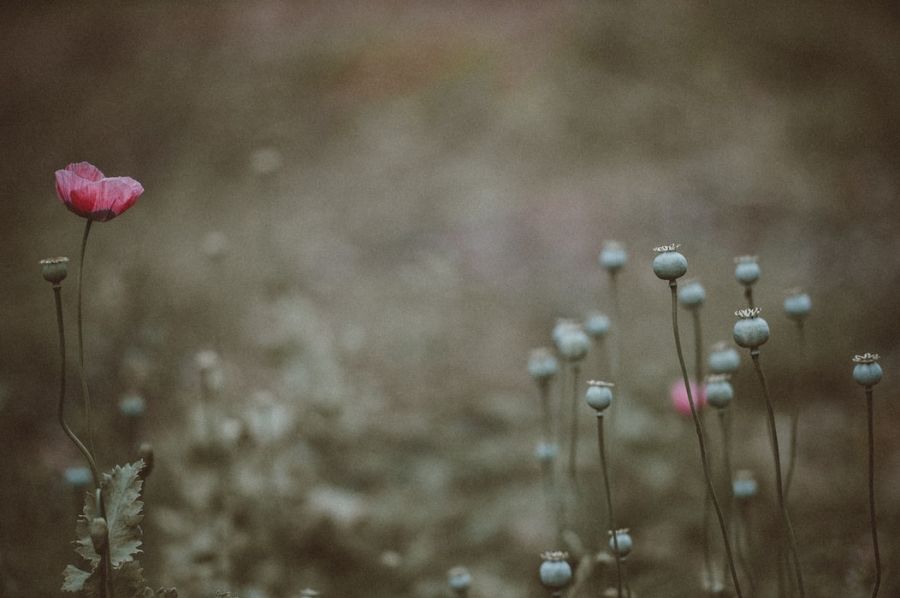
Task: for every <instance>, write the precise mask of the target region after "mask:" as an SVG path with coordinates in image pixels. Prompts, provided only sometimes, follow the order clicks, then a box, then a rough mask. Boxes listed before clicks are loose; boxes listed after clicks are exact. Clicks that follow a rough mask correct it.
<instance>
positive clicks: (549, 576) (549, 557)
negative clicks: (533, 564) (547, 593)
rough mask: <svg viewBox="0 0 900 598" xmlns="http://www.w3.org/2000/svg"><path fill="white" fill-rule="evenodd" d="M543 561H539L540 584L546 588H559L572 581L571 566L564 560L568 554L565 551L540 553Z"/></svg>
mask: <svg viewBox="0 0 900 598" xmlns="http://www.w3.org/2000/svg"><path fill="white" fill-rule="evenodd" d="M541 558H542V559H544V561H543V562H542V563H541V568H540V577H541V584H543V586H544V587H545V588H547V589H551V590H561V589H562V588H565V587H566V586H567V585H569V583H570V582H571V581H572V566H571V565H569V562H568V561H567V560H566V559H568V558H569V555H568V554H567V553H565V552H545V553H544V554H542V555H541Z"/></svg>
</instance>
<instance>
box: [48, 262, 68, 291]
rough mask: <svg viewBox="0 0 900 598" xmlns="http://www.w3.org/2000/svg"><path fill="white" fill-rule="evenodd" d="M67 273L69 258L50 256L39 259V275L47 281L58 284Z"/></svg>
mask: <svg viewBox="0 0 900 598" xmlns="http://www.w3.org/2000/svg"><path fill="white" fill-rule="evenodd" d="M68 274H69V258H67V257H50V258H47V259H45V260H41V275H42V276H43V277H44V280H46V281H47V282H49V283H52V284H54V285H58V284H59V283H61V282H62V281H63V280H65V279H66V276H67V275H68Z"/></svg>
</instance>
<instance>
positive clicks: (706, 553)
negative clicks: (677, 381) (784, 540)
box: [691, 306, 716, 588]
mask: <svg viewBox="0 0 900 598" xmlns="http://www.w3.org/2000/svg"><path fill="white" fill-rule="evenodd" d="M691 319H692V320H693V324H694V380H695V381H696V384H697V388H698V389H699V388H701V384H702V380H703V329H702V327H701V325H700V308H699V306H698V307H694V308H693V309H691ZM700 427H701V428H704V432H706V429H705V426H704V424H703V414H702V413H701V414H700ZM711 510H712V500H711V497H710V496H709V492H707V493H706V496H705V497H704V499H703V566H704V568H705V569H706V581H707V585H708V587H709V588H712V587H713V585H714V581H715V578H716V572H715V571H714V570H713V569H714V568H713V563H712V547H711V546H710V542H709V536H710V527H711V526H712V517H711V516H710V515H711V513H710V511H711Z"/></svg>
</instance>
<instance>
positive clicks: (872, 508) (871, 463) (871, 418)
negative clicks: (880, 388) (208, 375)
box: [866, 386, 881, 598]
mask: <svg viewBox="0 0 900 598" xmlns="http://www.w3.org/2000/svg"><path fill="white" fill-rule="evenodd" d="M866 414H867V419H868V428H869V520H870V521H871V523H872V550H873V552H874V554H875V585H874V586H873V587H872V598H875V597H876V596H877V595H878V588H879V587H881V552H880V551H879V550H878V519H877V517H876V513H875V418H874V408H873V406H872V387H871V386H867V387H866Z"/></svg>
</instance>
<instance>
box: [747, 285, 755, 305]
mask: <svg viewBox="0 0 900 598" xmlns="http://www.w3.org/2000/svg"><path fill="white" fill-rule="evenodd" d="M744 299H746V300H747V307H749V308H750V309H753V308H754V307H756V306H755V305H754V304H753V287H751V286H750V285H747V286H746V287H744Z"/></svg>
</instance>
